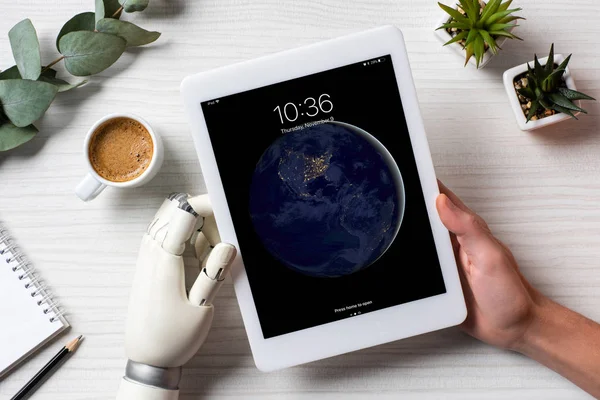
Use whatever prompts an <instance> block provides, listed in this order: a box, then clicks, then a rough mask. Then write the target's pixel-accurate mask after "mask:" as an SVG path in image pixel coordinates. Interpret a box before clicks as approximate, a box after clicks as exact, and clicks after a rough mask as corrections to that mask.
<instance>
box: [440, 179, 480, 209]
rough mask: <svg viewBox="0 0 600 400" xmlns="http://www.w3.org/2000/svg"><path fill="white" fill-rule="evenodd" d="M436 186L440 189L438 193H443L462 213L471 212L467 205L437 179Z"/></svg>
mask: <svg viewBox="0 0 600 400" xmlns="http://www.w3.org/2000/svg"><path fill="white" fill-rule="evenodd" d="M438 186H439V188H440V193H443V194H445V195H446V196H448V198H449V199H450V201H452V203H454V205H456V206H457V207H458V208H460V209H461V210H463V211H468V212H472V211H471V209H470V208H469V207H467V205H466V204H465V203H463V201H462V200H461V199H460V197H458V196H457V195H456V194H455V193H454V192H453V191H452V190H450V189H448V187H447V186H446V185H444V183H443V182H442V181H440V180H439V179H438Z"/></svg>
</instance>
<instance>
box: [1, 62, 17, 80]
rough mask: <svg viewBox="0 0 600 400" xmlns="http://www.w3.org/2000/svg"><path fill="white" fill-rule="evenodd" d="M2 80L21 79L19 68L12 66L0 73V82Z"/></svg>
mask: <svg viewBox="0 0 600 400" xmlns="http://www.w3.org/2000/svg"><path fill="white" fill-rule="evenodd" d="M2 79H22V77H21V74H20V73H19V68H17V66H16V65H13V66H12V67H10V68H9V69H5V70H4V71H2V72H0V80H2Z"/></svg>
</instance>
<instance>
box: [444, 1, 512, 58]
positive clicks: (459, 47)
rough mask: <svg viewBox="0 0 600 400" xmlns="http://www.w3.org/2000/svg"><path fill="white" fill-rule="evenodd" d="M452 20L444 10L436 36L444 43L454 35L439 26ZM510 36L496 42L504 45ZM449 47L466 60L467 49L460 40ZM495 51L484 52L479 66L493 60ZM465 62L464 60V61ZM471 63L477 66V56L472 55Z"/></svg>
mask: <svg viewBox="0 0 600 400" xmlns="http://www.w3.org/2000/svg"><path fill="white" fill-rule="evenodd" d="M449 20H450V16H449V15H448V14H447V13H445V12H444V15H443V17H442V18H441V19H440V21H439V22H438V24H437V25H436V26H435V29H436V30H435V31H434V33H435V36H436V37H437V38H438V39H439V40H440V41H441V42H442V43H446V42H448V41H449V40H450V39H452V35H450V34H449V33H448V32H447V31H446V30H445V29H439V30H437V28H439V27H440V26H442V25H443V24H445V23H447V22H448V21H449ZM513 29H515V27H514V26H513V27H512V28H510V29H509V30H508V31H509V32H512V31H513ZM507 39H508V38H507V37H505V36H502V37H499V38H498V39H496V44H497V45H498V47H500V48H501V47H502V45H503V44H504V42H506V40H507ZM446 47H448V48H450V49H451V50H452V51H454V52H455V53H456V54H458V55H459V56H461V57H462V59H463V60H464V59H465V57H466V54H465V49H463V47H462V45H461V44H460V43H459V42H456V43H452V44H449V45H448V46H446ZM498 50H499V51H501V50H500V49H498ZM494 55H495V54H494V53H492V51H491V50H490V49H488V50H487V51H486V52H485V53H484V54H483V59H482V60H481V63H480V64H479V68H483V67H485V66H486V64H487V63H489V62H490V61H491V59H492V58H493V57H494ZM463 62H464V61H463ZM469 64H472V65H474V66H477V61H476V60H475V56H473V57H471V58H470V59H469Z"/></svg>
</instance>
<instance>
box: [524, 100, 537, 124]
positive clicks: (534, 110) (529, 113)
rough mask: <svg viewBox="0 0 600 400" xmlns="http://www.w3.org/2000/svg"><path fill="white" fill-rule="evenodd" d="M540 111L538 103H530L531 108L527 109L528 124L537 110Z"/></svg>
mask: <svg viewBox="0 0 600 400" xmlns="http://www.w3.org/2000/svg"><path fill="white" fill-rule="evenodd" d="M539 109H540V103H539V102H538V101H532V102H531V108H530V109H529V112H528V113H527V121H526V122H529V121H530V120H531V117H533V116H534V115H535V114H536V113H537V110H539Z"/></svg>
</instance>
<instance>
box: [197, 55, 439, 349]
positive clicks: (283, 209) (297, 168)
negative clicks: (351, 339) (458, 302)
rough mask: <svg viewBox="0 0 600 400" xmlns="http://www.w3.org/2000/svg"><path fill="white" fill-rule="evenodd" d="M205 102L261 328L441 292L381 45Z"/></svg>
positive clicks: (318, 321) (278, 328) (268, 333)
mask: <svg viewBox="0 0 600 400" xmlns="http://www.w3.org/2000/svg"><path fill="white" fill-rule="evenodd" d="M306 62H310V60H307V61H306ZM202 111H203V113H204V117H205V120H206V124H207V128H208V132H209V136H210V140H211V142H212V146H213V150H214V153H215V158H216V161H217V164H218V168H219V173H220V175H221V181H222V183H223V187H224V191H225V196H226V198H227V202H228V205H229V209H230V212H231V218H232V221H233V226H234V228H235V233H236V236H237V239H238V243H239V250H240V252H241V256H242V259H243V263H244V266H245V268H246V274H247V276H248V281H249V284H250V288H251V290H252V296H253V298H254V302H255V305H256V310H257V313H258V317H259V321H260V325H261V328H262V332H263V335H264V337H265V338H272V337H275V336H279V335H284V334H287V333H290V332H295V331H299V330H302V329H306V328H310V327H314V326H318V325H322V324H327V323H330V322H333V321H336V320H340V319H343V318H352V317H355V316H357V315H360V314H365V313H369V312H373V311H376V310H380V309H383V308H387V307H392V306H396V305H398V304H403V303H407V302H411V301H415V300H420V299H423V298H426V297H430V296H435V295H438V294H442V293H445V292H446V288H445V285H444V281H443V278H442V273H441V268H440V263H439V260H438V256H437V252H436V247H435V243H434V239H433V234H432V232H431V226H430V223H429V217H428V214H427V210H426V206H425V201H424V197H423V193H422V189H421V184H420V180H419V175H418V172H417V166H416V162H415V156H414V154H413V150H412V146H411V141H410V137H409V134H408V128H407V125H406V121H405V118H404V112H403V109H402V102H401V98H400V93H399V91H398V87H397V83H396V77H395V73H394V66H393V63H392V59H391V57H390V56H389V55H381V56H380V57H378V58H375V59H370V60H364V61H362V62H358V63H355V64H351V65H346V66H343V67H339V68H335V69H331V70H327V71H323V72H319V73H316V74H312V75H307V76H304V77H300V78H296V79H292V80H288V81H284V82H280V83H276V84H273V85H269V86H265V87H261V88H258V89H253V90H249V91H245V92H241V93H236V94H232V95H229V96H226V97H222V98H219V99H213V100H210V101H206V102H203V103H202Z"/></svg>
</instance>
